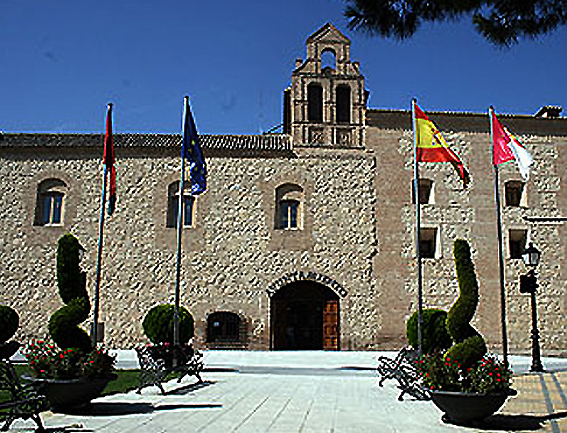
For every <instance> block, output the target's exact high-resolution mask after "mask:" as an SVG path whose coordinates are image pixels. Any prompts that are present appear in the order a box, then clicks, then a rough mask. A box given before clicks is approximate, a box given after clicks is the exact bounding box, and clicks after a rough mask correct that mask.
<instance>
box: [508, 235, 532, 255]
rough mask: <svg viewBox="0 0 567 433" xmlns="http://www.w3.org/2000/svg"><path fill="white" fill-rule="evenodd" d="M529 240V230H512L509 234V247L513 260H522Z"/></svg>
mask: <svg viewBox="0 0 567 433" xmlns="http://www.w3.org/2000/svg"><path fill="white" fill-rule="evenodd" d="M527 239H528V231H527V230H510V231H509V232H508V246H509V248H510V258H511V259H521V258H522V253H523V252H524V250H525V248H526V242H527Z"/></svg>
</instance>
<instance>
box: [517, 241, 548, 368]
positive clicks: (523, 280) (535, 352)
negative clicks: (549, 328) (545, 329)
mask: <svg viewBox="0 0 567 433" xmlns="http://www.w3.org/2000/svg"><path fill="white" fill-rule="evenodd" d="M540 257H541V253H540V251H539V250H538V249H537V248H536V247H534V246H533V244H532V243H531V242H530V245H529V247H528V248H526V249H525V250H524V252H523V253H522V260H523V261H524V263H525V265H526V266H528V267H529V268H531V269H530V271H529V272H528V273H527V274H526V275H521V276H520V292H521V293H529V294H530V297H531V304H532V366H531V368H530V371H535V372H543V371H544V370H543V365H542V364H541V352H540V349H539V331H538V328H537V303H536V293H537V287H538V285H537V277H536V274H535V268H536V266H537V265H538V264H539V259H540Z"/></svg>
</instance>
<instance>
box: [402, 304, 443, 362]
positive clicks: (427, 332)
mask: <svg viewBox="0 0 567 433" xmlns="http://www.w3.org/2000/svg"><path fill="white" fill-rule="evenodd" d="M446 319H447V312H446V311H443V310H440V309H437V308H426V309H424V310H423V314H422V329H421V335H422V353H424V354H425V353H433V352H437V351H442V350H446V349H447V348H449V347H451V344H453V341H452V340H451V337H450V335H449V333H448V332H447V328H446V326H445V321H446ZM417 321H418V312H417V311H416V312H415V313H413V314H412V315H411V317H410V318H409V320H408V321H407V323H406V336H407V339H408V343H409V344H410V346H412V347H413V348H414V349H417V348H418V346H419V341H418V335H417Z"/></svg>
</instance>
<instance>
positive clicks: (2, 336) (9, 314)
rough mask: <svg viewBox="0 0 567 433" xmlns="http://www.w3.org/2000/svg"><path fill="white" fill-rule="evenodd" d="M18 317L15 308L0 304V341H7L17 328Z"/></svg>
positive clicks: (18, 323)
mask: <svg viewBox="0 0 567 433" xmlns="http://www.w3.org/2000/svg"><path fill="white" fill-rule="evenodd" d="M19 325H20V317H19V316H18V313H17V312H16V310H14V309H13V308H11V307H8V306H7V305H0V343H5V342H6V341H8V340H9V339H10V338H11V337H12V336H13V335H14V334H15V333H16V331H17V330H18V326H19Z"/></svg>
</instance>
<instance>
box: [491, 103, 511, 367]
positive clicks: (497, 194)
mask: <svg viewBox="0 0 567 433" xmlns="http://www.w3.org/2000/svg"><path fill="white" fill-rule="evenodd" d="M493 116H494V108H493V107H492V106H491V107H490V108H489V109H488V117H489V120H490V143H491V148H492V158H493V161H492V166H493V167H494V198H495V200H496V227H497V231H498V264H499V269H500V320H501V326H502V355H503V358H504V364H506V365H508V336H507V332H506V284H505V282H504V251H503V243H502V213H501V209H500V188H499V180H498V165H494V128H493V126H492V122H493Z"/></svg>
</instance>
